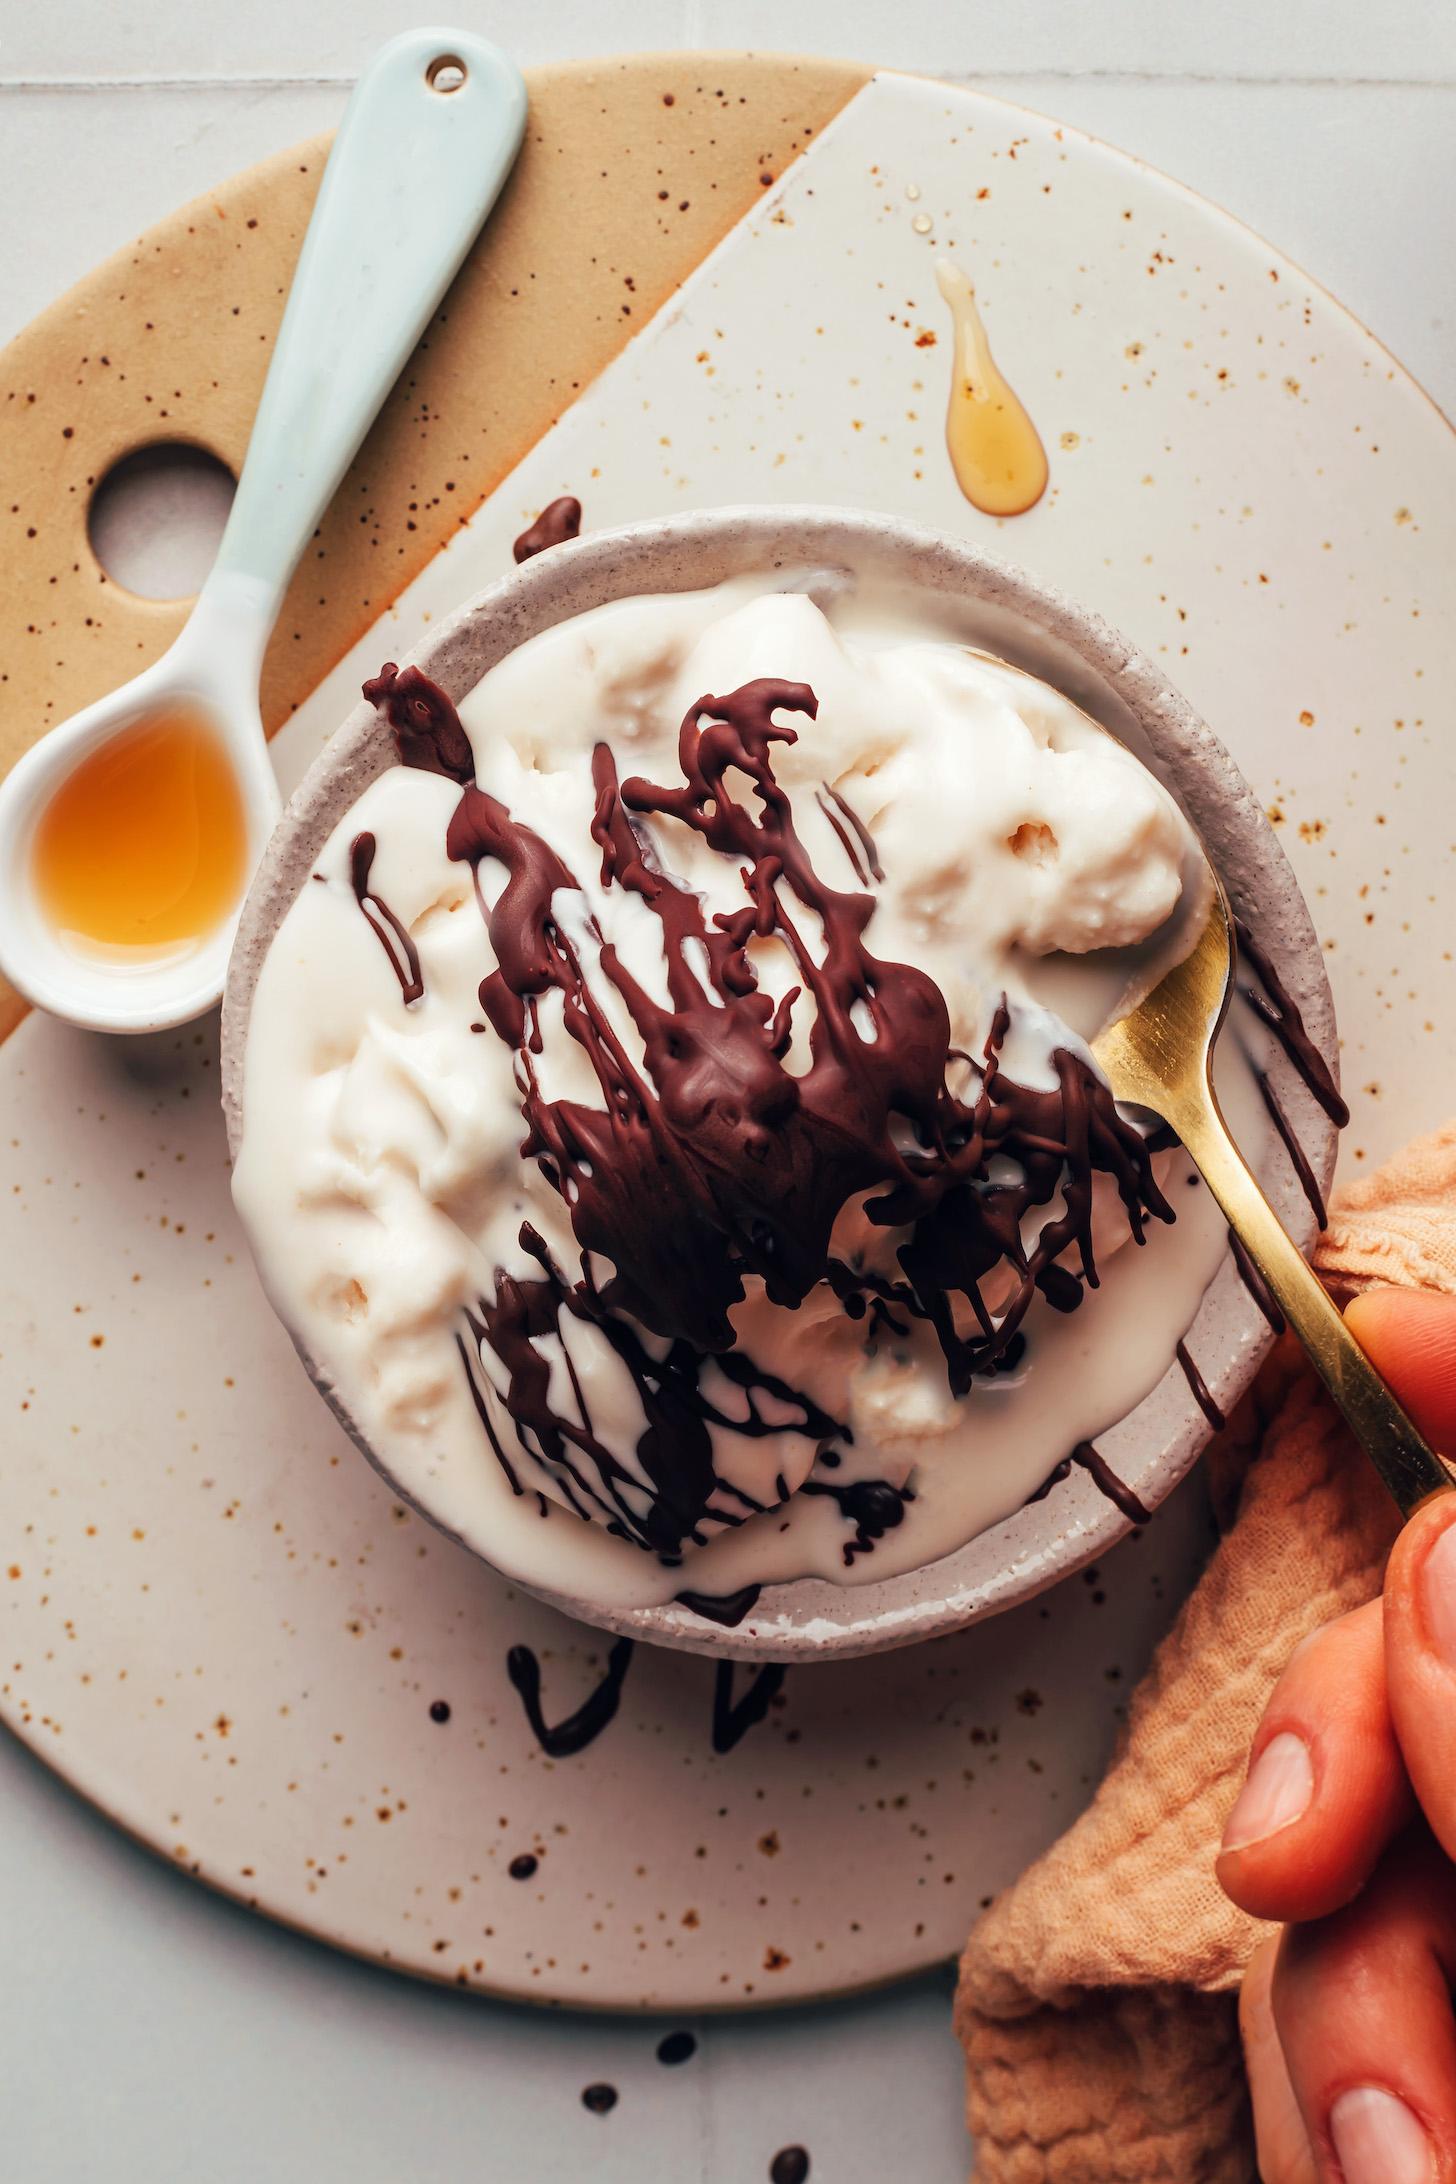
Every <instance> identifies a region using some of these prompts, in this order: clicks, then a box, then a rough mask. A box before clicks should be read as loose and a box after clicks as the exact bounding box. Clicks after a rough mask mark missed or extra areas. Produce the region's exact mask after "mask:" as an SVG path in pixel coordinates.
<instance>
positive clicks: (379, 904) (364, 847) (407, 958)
mask: <svg viewBox="0 0 1456 2184" xmlns="http://www.w3.org/2000/svg"><path fill="white" fill-rule="evenodd" d="M377 847H378V844H377V843H376V841H375V839H374V836H373V835H372V834H356V835H355V837H354V839H353V841H352V842H351V843H350V845H349V878H350V881H351V883H352V885H353V889H354V900H355V902H357V903H358V905H359V908H360V909H361V910H362V911H363V913H364V918H365V922H366V923H367V924H368V925H369V927H370V928H371V930H372V931H373V932H374V933H375V934H376V935H377V936H378V940H379V945H380V947H381V948H382V949H383V950H384V953H385V954H386V956H388V958H389V967H390V969H391V970H392V971H393V973H394V975H395V977H396V978H397V979H398V980H399V990H400V995H401V997H402V999H403V1001H404V1005H405V1007H406V1008H408V1007H409V1005H410V1003H411V1002H412V1001H418V1000H419V999H420V997H421V995H422V994H423V993H424V990H425V981H424V979H423V977H422V976H421V975H420V951H419V949H418V948H417V947H416V946H415V944H414V940H413V938H412V936H411V934H410V932H409V929H408V927H407V926H405V925H403V924H401V922H400V920H399V919H398V918H397V917H396V916H395V914H394V912H393V911H392V910H391V909H390V907H389V904H388V903H387V902H385V901H384V899H383V898H382V896H379V895H376V894H375V893H373V891H372V890H371V888H370V885H369V875H370V873H371V872H372V871H373V869H374V853H375V850H376V849H377Z"/></svg>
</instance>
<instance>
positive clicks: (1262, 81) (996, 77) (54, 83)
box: [0, 0, 1456, 93]
mask: <svg viewBox="0 0 1456 2184" xmlns="http://www.w3.org/2000/svg"><path fill="white" fill-rule="evenodd" d="M688 4H689V6H690V7H691V6H692V4H693V0H688ZM611 57H612V56H606V58H609V59H610V58H611ZM674 57H675V56H673V55H671V54H669V55H668V56H667V58H669V59H671V58H674ZM684 57H685V56H684ZM866 65H869V64H866ZM882 70H883V73H885V74H887V75H899V74H903V73H913V74H916V75H920V74H926V75H931V76H937V77H940V78H941V79H943V80H944V81H945V82H947V83H959V84H988V83H1067V84H1107V85H1132V84H1148V85H1171V86H1174V87H1187V86H1198V87H1209V88H1215V89H1217V88H1222V87H1224V86H1229V87H1233V88H1237V89H1243V90H1295V91H1450V90H1453V89H1456V75H1436V76H1336V75H1302V76H1301V75H1278V74H1272V75H1261V74H1258V73H1252V72H1246V73H1240V72H1237V71H1233V72H1228V73H1225V72H1223V71H1220V70H1213V69H1155V68H1055V67H1053V68H980V69H961V68H952V67H948V66H937V65H931V66H929V67H927V68H926V69H916V70H913V71H906V70H902V69H898V68H895V67H893V66H891V65H890V64H888V63H886V64H882ZM355 80H356V79H355V77H354V75H352V74H350V73H348V72H346V71H339V72H337V73H334V72H325V73H322V74H310V75H283V76H279V75H262V74H259V75H234V76H185V75H183V76H142V75H132V76H122V75H117V76H9V77H6V76H0V93H3V92H7V91H13V92H46V91H346V90H348V89H349V88H350V87H351V86H352V84H353V83H354V82H355Z"/></svg>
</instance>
